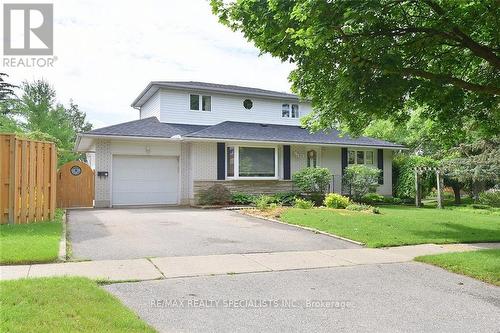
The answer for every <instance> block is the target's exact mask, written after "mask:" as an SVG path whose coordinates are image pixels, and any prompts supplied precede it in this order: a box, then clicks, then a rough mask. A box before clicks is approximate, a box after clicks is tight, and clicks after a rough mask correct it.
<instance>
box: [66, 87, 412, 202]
mask: <svg viewBox="0 0 500 333" xmlns="http://www.w3.org/2000/svg"><path fill="white" fill-rule="evenodd" d="M132 107H134V108H135V109H138V110H139V120H135V121H131V122H126V123H121V124H117V125H113V126H109V127H104V128H99V129H96V130H93V131H90V132H87V133H80V134H79V135H78V138H77V143H76V150H77V151H81V152H94V153H95V169H96V170H95V171H96V179H95V206H96V207H113V206H120V205H167V204H173V205H179V204H181V205H184V204H193V203H195V202H196V197H197V193H198V192H199V191H200V190H202V189H205V188H208V187H210V186H211V185H213V184H223V185H225V186H227V187H228V188H229V189H230V190H231V191H233V192H245V193H252V194H269V193H276V192H288V191H292V190H294V187H293V183H292V181H291V178H292V175H293V174H294V173H295V172H297V171H299V170H301V169H303V168H305V167H325V168H328V169H329V170H330V171H331V173H332V175H333V177H332V182H331V185H330V190H331V191H332V192H333V191H334V192H338V193H340V192H341V191H342V188H341V187H342V186H341V184H342V173H343V170H344V169H345V168H346V167H347V166H349V165H351V164H365V165H369V166H372V167H374V168H379V169H381V170H382V172H381V174H382V177H380V181H379V186H378V189H377V191H378V193H380V194H382V195H386V196H390V195H392V154H393V151H394V150H399V149H403V147H402V146H401V145H397V144H394V143H391V142H387V141H382V140H377V139H373V138H367V137H358V138H350V137H348V136H340V135H339V132H338V131H335V130H331V131H328V132H316V133H310V132H309V130H307V129H305V128H302V127H301V126H300V118H301V117H302V116H304V115H306V114H307V113H309V112H311V104H310V103H309V102H308V101H303V100H300V99H299V98H298V96H296V95H293V94H289V93H283V92H276V91H269V90H264V89H257V88H248V87H240V86H233V85H222V84H213V83H203V82H167V81H160V82H151V83H150V84H149V85H148V86H147V87H146V88H145V89H144V90H143V91H142V92H141V93H140V94H139V96H137V98H136V99H135V100H134V101H133V103H132Z"/></svg>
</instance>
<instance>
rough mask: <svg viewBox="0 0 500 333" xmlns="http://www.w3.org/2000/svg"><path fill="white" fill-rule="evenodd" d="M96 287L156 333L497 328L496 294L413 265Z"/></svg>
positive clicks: (499, 294)
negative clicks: (133, 312)
mask: <svg viewBox="0 0 500 333" xmlns="http://www.w3.org/2000/svg"><path fill="white" fill-rule="evenodd" d="M104 288H105V289H106V290H108V291H110V292H111V293H113V294H114V295H116V296H117V297H118V298H120V299H121V300H122V301H123V302H124V304H125V305H127V306H128V307H130V308H131V309H133V310H134V311H135V312H136V313H137V314H138V315H139V316H140V317H141V318H142V319H144V320H145V321H147V322H148V323H150V324H151V325H153V326H154V327H155V328H157V329H158V331H160V332H497V331H498V323H499V322H500V288H498V287H495V286H492V285H488V284H485V283H482V282H480V281H477V280H474V279H471V278H468V277H465V276H461V275H457V274H453V273H449V272H446V271H444V270H442V269H440V268H436V267H433V266H428V265H425V264H421V263H415V262H413V263H404V264H378V265H361V266H352V267H335V268H326V269H314V270H300V271H284V272H270V273H252V274H237V275H219V276H207V277H194V278H176V279H169V280H158V281H147V282H139V283H123V284H112V285H107V286H105V287H104ZM312 306H314V307H312Z"/></svg>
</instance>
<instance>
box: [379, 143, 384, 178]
mask: <svg viewBox="0 0 500 333" xmlns="http://www.w3.org/2000/svg"><path fill="white" fill-rule="evenodd" d="M377 168H379V170H380V175H379V176H378V183H379V184H380V185H382V184H383V183H384V150H383V149H377Z"/></svg>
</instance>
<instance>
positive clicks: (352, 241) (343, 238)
mask: <svg viewBox="0 0 500 333" xmlns="http://www.w3.org/2000/svg"><path fill="white" fill-rule="evenodd" d="M237 212H238V213H240V214H242V215H247V216H252V217H256V218H258V219H261V220H264V221H269V222H274V223H280V224H285V225H289V226H292V227H295V228H299V229H304V230H308V231H312V232H314V233H317V234H322V235H325V236H329V237H332V238H337V239H340V240H343V241H346V242H350V243H353V244H356V245H360V246H365V243H361V242H358V241H355V240H352V239H349V238H345V237H341V236H337V235H334V234H330V233H328V232H324V231H321V230H318V229H314V228H310V227H304V226H301V225H296V224H290V223H286V222H283V221H280V220H275V219H271V218H269V217H264V216H260V215H254V214H252V213H249V212H248V209H247V210H237Z"/></svg>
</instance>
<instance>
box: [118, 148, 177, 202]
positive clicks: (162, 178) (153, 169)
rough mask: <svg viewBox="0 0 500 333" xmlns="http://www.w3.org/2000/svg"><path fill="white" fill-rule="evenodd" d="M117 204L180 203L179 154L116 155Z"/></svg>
mask: <svg viewBox="0 0 500 333" xmlns="http://www.w3.org/2000/svg"><path fill="white" fill-rule="evenodd" d="M112 182H113V185H112V187H113V198H112V200H113V205H146V204H176V203H177V202H178V200H177V197H178V161H177V158H175V157H160V156H121V155H115V156H113V174H112Z"/></svg>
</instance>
